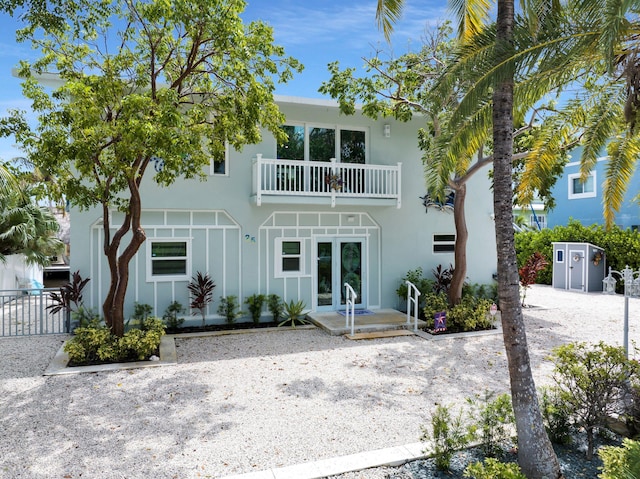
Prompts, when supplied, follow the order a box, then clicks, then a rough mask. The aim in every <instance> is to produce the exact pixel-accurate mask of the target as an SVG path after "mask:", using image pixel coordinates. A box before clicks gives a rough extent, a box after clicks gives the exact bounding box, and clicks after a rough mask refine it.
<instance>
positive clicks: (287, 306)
mask: <svg viewBox="0 0 640 479" xmlns="http://www.w3.org/2000/svg"><path fill="white" fill-rule="evenodd" d="M306 307H307V305H306V304H305V303H304V301H302V300H300V301H294V300H293V299H292V300H291V301H289V302H288V303H287V302H286V301H285V302H284V314H285V319H284V321H281V322H280V323H278V326H284V325H285V324H289V325H291V326H292V327H293V328H295V327H296V325H297V324H307V323H308V321H307V320H306V319H305V318H304V314H303V311H304V308H306Z"/></svg>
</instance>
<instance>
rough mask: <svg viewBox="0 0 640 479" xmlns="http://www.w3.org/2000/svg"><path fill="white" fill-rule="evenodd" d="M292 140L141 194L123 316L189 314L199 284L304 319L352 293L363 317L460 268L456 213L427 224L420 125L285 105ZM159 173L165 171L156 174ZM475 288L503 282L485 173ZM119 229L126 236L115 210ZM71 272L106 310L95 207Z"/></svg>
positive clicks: (472, 188) (471, 188)
mask: <svg viewBox="0 0 640 479" xmlns="http://www.w3.org/2000/svg"><path fill="white" fill-rule="evenodd" d="M277 101H278V104H279V106H280V108H281V110H282V111H283V113H284V114H285V115H286V118H287V120H286V124H285V125H284V126H283V128H285V129H286V131H287V133H288V134H289V141H288V142H287V143H286V144H284V145H277V144H276V141H275V139H274V138H273V136H272V135H271V134H270V133H265V134H264V138H263V141H262V142H261V143H260V144H256V145H249V146H247V147H245V148H244V150H243V151H233V150H230V151H228V152H227V154H226V156H225V158H224V160H223V161H219V162H212V164H211V167H210V171H208V172H207V173H208V177H207V180H206V181H204V182H201V181H197V180H182V179H180V180H178V181H177V182H176V183H175V184H174V185H172V186H171V187H169V188H160V187H158V186H157V185H156V184H155V183H153V181H151V180H150V179H147V180H146V182H145V184H144V185H143V190H142V195H143V196H142V197H143V208H144V213H143V225H144V229H145V231H146V234H147V240H146V242H145V243H144V244H143V245H142V247H141V249H140V251H139V253H138V254H137V256H136V257H135V258H134V260H133V261H132V263H131V276H130V284H129V290H128V296H127V308H126V310H127V311H129V312H130V311H131V309H132V306H133V302H134V301H137V302H140V303H147V304H150V305H151V306H152V307H153V309H154V313H155V314H157V315H162V313H163V311H164V310H165V308H166V307H167V306H168V305H169V304H170V303H171V302H172V301H174V300H177V301H179V302H181V303H182V304H183V305H188V304H189V296H188V291H187V288H186V286H187V284H188V283H189V281H190V280H191V278H192V277H193V276H195V274H196V272H202V273H209V274H210V275H211V277H212V279H213V280H214V281H215V283H216V288H215V291H214V298H215V301H214V303H213V304H212V305H211V306H210V307H209V310H208V312H207V318H208V319H209V320H211V321H214V322H222V318H220V317H219V316H218V315H217V314H216V310H217V304H218V298H219V297H220V296H228V295H235V296H237V297H238V299H239V300H240V302H242V301H243V300H244V298H246V297H247V296H249V295H252V294H257V293H262V294H272V293H275V294H278V295H280V296H281V297H282V298H283V299H284V300H285V301H290V300H292V299H293V300H296V301H297V300H299V299H301V300H303V301H304V302H305V304H306V307H307V310H313V311H331V310H338V309H344V302H345V295H344V290H345V288H344V286H343V285H344V283H345V282H346V283H349V284H350V285H351V286H352V287H353V288H354V289H355V291H356V292H357V294H358V300H357V301H358V303H359V304H358V306H360V307H364V308H369V309H376V308H395V307H398V305H399V300H398V298H397V295H396V293H395V291H396V288H397V287H398V285H399V284H400V280H401V278H402V276H403V275H404V274H405V273H406V272H407V271H409V270H412V269H415V268H417V267H422V268H423V269H424V271H425V272H427V274H429V272H430V271H431V269H432V268H434V267H436V266H437V265H438V264H443V265H444V266H446V267H448V266H449V264H450V263H452V262H453V244H454V241H455V228H454V224H453V215H452V214H451V212H450V211H449V212H447V211H441V210H439V209H437V208H430V209H429V210H428V213H425V207H424V206H423V203H422V200H421V198H420V197H421V196H424V194H425V180H424V169H423V168H424V167H423V164H422V161H421V151H420V150H419V148H418V142H417V131H418V129H419V128H420V127H421V126H423V125H422V120H421V119H420V118H415V119H413V120H412V121H409V122H406V123H403V122H398V121H394V120H392V119H380V120H377V121H374V120H371V119H369V118H366V117H364V116H362V115H361V114H359V113H356V115H353V116H344V115H341V114H340V112H339V110H338V107H337V104H336V103H335V102H333V101H327V100H317V99H300V98H291V97H281V98H277ZM156 166H157V167H158V168H161V167H162V165H161V161H159V162H158V164H157V165H156ZM467 202H468V203H467V205H468V206H467V209H466V210H467V226H468V230H469V242H468V245H469V246H468V249H469V251H468V254H467V258H468V279H469V281H471V282H475V283H490V282H491V281H492V274H493V273H495V272H496V248H495V236H494V225H493V222H492V220H491V218H492V212H493V205H492V199H491V192H490V182H489V179H488V177H487V174H486V171H483V172H480V173H479V174H477V175H475V176H474V178H473V179H472V180H471V181H470V182H469V185H468V193H467ZM112 215H113V221H112V223H111V224H113V225H117V224H118V218H117V217H118V215H119V213H117V212H113V213H112ZM71 217H72V218H73V224H72V228H71V245H72V250H73V251H72V257H71V268H72V269H71V270H72V271H75V270H80V271H81V273H82V275H83V276H84V277H89V278H91V281H90V282H89V284H88V286H87V288H88V289H89V291H88V292H87V293H86V294H85V303H86V305H87V306H89V307H94V308H97V309H99V308H100V305H101V302H102V299H103V297H104V295H105V293H106V290H107V287H108V268H107V266H106V263H105V259H104V255H103V253H102V248H101V244H102V234H103V232H102V219H101V213H100V211H99V210H98V209H92V210H89V211H77V210H74V211H73V212H72V216H71Z"/></svg>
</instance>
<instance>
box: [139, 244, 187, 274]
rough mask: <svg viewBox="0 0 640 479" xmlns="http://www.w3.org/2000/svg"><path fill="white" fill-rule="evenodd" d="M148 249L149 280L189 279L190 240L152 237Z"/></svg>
mask: <svg viewBox="0 0 640 479" xmlns="http://www.w3.org/2000/svg"><path fill="white" fill-rule="evenodd" d="M147 250H148V252H149V254H148V256H147V281H176V280H188V279H189V277H190V258H189V241H187V240H181V239H176V238H171V239H150V240H149V246H148V249H147Z"/></svg>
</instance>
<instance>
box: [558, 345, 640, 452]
mask: <svg viewBox="0 0 640 479" xmlns="http://www.w3.org/2000/svg"><path fill="white" fill-rule="evenodd" d="M551 360H552V361H553V364H554V372H553V380H554V382H555V387H556V388H557V394H558V396H559V399H560V401H562V402H563V403H564V404H565V405H566V407H567V408H568V411H569V414H570V417H571V418H572V421H573V423H574V425H575V426H577V427H581V428H584V430H585V431H586V433H587V451H586V455H587V459H588V460H591V459H592V458H593V451H594V432H595V430H596V429H597V428H600V427H602V428H604V427H606V426H607V420H608V418H609V417H613V416H617V415H620V414H623V413H624V412H625V408H624V402H623V400H622V399H623V397H624V395H625V393H626V390H627V382H628V381H629V380H630V378H634V379H635V378H638V375H639V374H640V364H639V363H637V362H636V361H630V360H628V359H627V358H626V353H625V350H624V348H622V347H616V346H610V345H608V344H605V343H603V342H600V343H598V344H595V345H594V344H587V343H569V344H565V345H563V346H559V347H557V348H555V349H554V350H553V354H552V356H551Z"/></svg>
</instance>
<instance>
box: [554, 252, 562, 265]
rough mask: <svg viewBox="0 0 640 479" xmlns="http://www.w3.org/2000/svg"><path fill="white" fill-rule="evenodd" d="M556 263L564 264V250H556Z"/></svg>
mask: <svg viewBox="0 0 640 479" xmlns="http://www.w3.org/2000/svg"><path fill="white" fill-rule="evenodd" d="M554 259H555V261H556V263H564V250H563V249H557V250H556V257H555V258H554Z"/></svg>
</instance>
